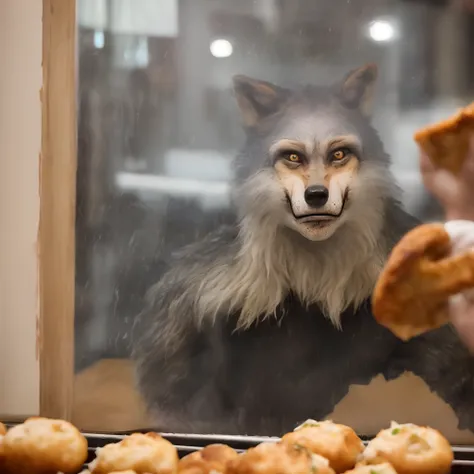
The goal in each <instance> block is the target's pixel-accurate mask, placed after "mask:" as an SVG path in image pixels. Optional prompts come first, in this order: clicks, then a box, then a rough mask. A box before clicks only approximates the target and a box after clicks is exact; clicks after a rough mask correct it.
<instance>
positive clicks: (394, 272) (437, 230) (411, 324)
mask: <svg viewBox="0 0 474 474" xmlns="http://www.w3.org/2000/svg"><path fill="white" fill-rule="evenodd" d="M450 229H451V228H450V227H449V226H447V225H442V224H424V225H420V226H418V227H416V228H415V229H413V230H412V231H410V232H408V233H407V234H406V235H405V236H404V237H403V238H402V239H401V240H400V242H399V243H398V244H397V245H396V246H395V248H394V249H393V250H392V253H391V254H390V256H389V258H388V260H387V263H386V265H385V267H384V269H383V270H382V272H381V274H380V276H379V279H378V281H377V283H376V285H375V289H374V293H373V296H372V309H373V314H374V317H375V319H376V320H377V321H378V322H379V323H380V324H382V325H383V326H385V327H387V328H388V329H390V330H391V331H392V332H393V333H394V334H395V335H396V336H398V337H399V338H400V339H403V340H408V339H410V338H412V337H415V336H418V335H420V334H422V333H424V332H426V331H429V330H432V329H436V328H438V327H440V326H442V325H444V324H446V323H448V322H449V305H448V302H449V297H451V296H453V295H455V294H458V293H460V292H463V291H465V290H467V289H469V288H472V287H474V252H473V251H469V250H465V251H463V252H453V250H454V248H453V242H454V241H453V240H452V239H451V235H450V232H451V230H450Z"/></svg>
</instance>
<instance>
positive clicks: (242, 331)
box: [133, 65, 474, 435]
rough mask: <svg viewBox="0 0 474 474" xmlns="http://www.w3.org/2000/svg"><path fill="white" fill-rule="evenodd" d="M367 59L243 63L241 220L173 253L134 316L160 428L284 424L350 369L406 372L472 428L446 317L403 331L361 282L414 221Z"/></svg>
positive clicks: (340, 384) (341, 389) (360, 377)
mask: <svg viewBox="0 0 474 474" xmlns="http://www.w3.org/2000/svg"><path fill="white" fill-rule="evenodd" d="M376 77H377V68H376V67H375V65H366V66H363V67H361V68H359V69H356V70H354V71H352V72H350V73H349V74H348V75H347V76H346V77H345V78H344V79H343V80H342V81H338V82H337V83H335V84H334V85H332V86H330V87H319V86H318V87H316V86H305V87H300V88H295V89H289V88H284V87H279V86H276V85H274V84H271V83H269V82H266V81H261V80H255V79H251V78H248V77H244V76H241V75H239V76H236V77H235V78H234V90H235V95H236V98H237V102H238V105H239V108H240V111H241V115H242V119H243V125H244V128H245V131H246V137H247V139H246V144H245V146H244V148H243V150H242V152H241V153H240V154H239V155H238V156H237V157H236V160H235V183H234V186H233V189H234V191H235V192H234V202H235V206H236V212H237V215H238V221H237V223H236V225H229V226H223V227H221V228H219V229H218V230H216V231H215V232H213V233H211V234H209V235H208V236H207V237H206V238H204V239H203V240H201V241H199V242H197V243H193V244H191V245H188V246H186V247H185V248H184V249H182V250H181V251H179V252H177V253H176V254H175V255H173V256H172V257H171V258H170V260H169V262H167V263H168V270H167V271H166V273H165V274H164V276H163V277H162V278H161V280H160V281H159V282H158V283H157V284H156V285H155V286H154V287H153V288H151V290H150V291H149V294H148V299H147V304H146V308H145V309H144V310H143V312H142V314H141V315H140V316H139V318H138V324H137V327H136V339H135V342H134V354H133V355H134V359H135V362H136V372H137V381H138V387H139V390H140V392H141V393H142V395H143V396H144V399H145V401H146V403H147V405H148V408H149V409H150V412H151V414H152V415H153V416H154V421H155V422H156V424H157V428H158V429H165V430H173V431H177V432H190V433H191V432H199V433H211V432H214V433H227V434H260V435H279V434H282V433H284V432H286V431H288V430H291V429H293V428H294V426H295V424H296V423H298V422H300V421H302V420H305V419H307V418H309V417H311V418H316V419H321V418H324V417H325V416H327V415H328V414H329V413H331V411H332V410H333V408H334V406H335V405H336V404H337V403H338V402H339V401H340V400H341V399H342V398H343V397H344V396H345V395H346V394H347V392H348V388H349V386H350V385H351V384H368V383H369V382H370V381H371V380H372V378H373V377H375V376H376V375H378V374H382V375H384V376H385V378H386V379H389V380H390V379H394V378H397V377H399V376H400V375H401V374H402V373H404V372H406V371H410V372H413V373H414V374H415V375H418V376H419V377H421V378H422V379H423V380H424V381H425V382H426V383H427V384H428V386H429V387H430V388H431V389H432V390H434V391H435V392H437V393H438V394H439V395H440V396H441V397H442V398H443V399H444V400H445V401H446V402H447V403H449V404H450V405H451V406H452V407H453V409H454V411H455V412H456V414H457V416H458V418H459V420H460V427H471V428H472V427H474V402H473V400H474V359H472V358H471V357H470V356H469V354H468V353H467V351H466V350H465V349H464V348H463V347H462V345H461V343H460V342H459V340H458V337H457V335H456V334H455V332H454V331H453V329H452V328H451V327H450V326H446V327H444V328H442V329H439V330H437V331H433V332H431V333H429V334H427V335H424V336H421V337H418V338H416V339H414V340H412V341H411V342H408V343H403V342H401V341H400V340H398V339H397V338H396V337H395V336H393V335H392V334H391V333H390V332H389V331H388V330H386V329H385V328H383V327H381V326H379V325H378V324H377V323H376V322H375V320H374V318H373V316H372V314H371V308H370V296H371V293H372V290H373V287H374V284H375V282H376V280H377V277H378V275H379V272H380V270H381V268H382V266H383V265H384V262H385V260H386V258H387V255H388V253H389V252H390V250H391V249H392V248H393V246H394V244H395V243H396V242H397V241H398V240H399V238H400V237H401V236H402V235H403V234H405V233H406V232H407V231H408V230H409V229H411V228H413V227H414V226H416V225H417V224H418V222H417V220H416V219H415V218H413V217H411V216H410V215H408V214H407V213H406V212H405V211H404V210H403V209H402V206H401V204H400V192H399V190H398V188H397V186H396V185H395V184H394V178H393V176H392V174H391V171H390V159H389V156H388V155H387V153H386V152H385V151H384V147H383V144H382V142H381V140H380V138H379V136H378V135H377V132H376V131H375V129H374V128H373V127H372V125H371V112H370V111H371V103H372V97H373V88H374V85H375V82H376Z"/></svg>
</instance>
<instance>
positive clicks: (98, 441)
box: [84, 430, 474, 474]
mask: <svg viewBox="0 0 474 474" xmlns="http://www.w3.org/2000/svg"><path fill="white" fill-rule="evenodd" d="M140 431H142V432H146V431H147V430H140ZM148 431H152V430H148ZM84 435H85V436H86V438H87V441H88V443H89V459H88V462H90V461H92V460H93V459H94V455H95V449H96V448H99V447H102V446H104V445H106V444H108V443H116V442H118V441H120V440H121V439H123V438H124V437H125V436H126V434H120V435H119V434H115V435H114V434H99V433H84ZM161 435H162V436H163V437H164V438H166V439H167V440H168V441H170V442H172V443H173V444H174V445H175V446H176V449H177V450H178V454H179V457H180V458H181V457H183V456H186V454H189V453H192V452H194V451H198V450H199V449H202V448H203V447H205V446H207V445H208V444H213V443H222V444H227V445H228V446H230V447H232V448H234V449H235V450H236V451H238V452H242V451H244V450H245V449H248V448H252V447H254V446H256V445H257V444H259V443H264V442H277V441H278V440H279V439H280V438H278V437H260V436H230V435H199V434H180V433H161ZM364 444H367V440H366V441H364ZM453 451H454V462H453V469H452V471H451V472H452V474H467V473H469V474H474V446H453Z"/></svg>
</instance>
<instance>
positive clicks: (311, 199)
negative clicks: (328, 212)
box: [304, 185, 329, 207]
mask: <svg viewBox="0 0 474 474" xmlns="http://www.w3.org/2000/svg"><path fill="white" fill-rule="evenodd" d="M328 198H329V191H328V188H326V186H320V185H316V186H310V187H309V188H306V191H305V192H304V200H305V201H306V202H307V203H308V205H309V206H311V207H322V206H324V204H326V203H327V202H328Z"/></svg>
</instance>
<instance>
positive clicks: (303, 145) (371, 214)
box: [234, 65, 393, 241]
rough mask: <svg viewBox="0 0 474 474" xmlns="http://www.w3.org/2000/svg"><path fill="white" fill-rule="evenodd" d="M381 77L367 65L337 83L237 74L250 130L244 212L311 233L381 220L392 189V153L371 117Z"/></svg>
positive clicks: (326, 234)
mask: <svg viewBox="0 0 474 474" xmlns="http://www.w3.org/2000/svg"><path fill="white" fill-rule="evenodd" d="M376 77H377V69H376V67H375V66H374V65H367V66H364V67H362V68H359V69H357V70H355V71H353V72H351V73H350V74H349V75H348V76H347V77H346V78H345V79H344V80H343V81H341V82H339V83H336V84H335V85H333V86H332V87H327V88H322V87H312V86H308V87H304V88H301V89H297V90H289V89H285V88H282V87H278V86H275V85H273V84H270V83H268V82H264V81H259V80H254V79H250V78H247V77H244V76H236V77H235V78H234V88H235V92H236V97H237V102H238V104H239V107H240V110H241V113H242V118H243V123H244V126H245V129H246V133H247V146H246V148H245V149H244V152H243V153H242V154H241V155H240V157H239V159H238V160H237V166H238V168H237V176H238V181H239V184H240V190H239V192H238V193H236V195H237V196H238V201H239V202H238V204H239V207H240V211H241V214H242V215H244V216H249V215H250V216H254V217H255V218H256V219H258V220H262V219H265V221H266V224H268V222H269V221H271V222H273V223H274V225H275V226H285V227H287V228H290V229H293V230H295V231H296V232H298V233H299V234H301V235H302V236H303V237H305V238H306V239H308V240H311V241H324V240H327V239H329V238H330V237H331V236H332V235H333V234H335V233H336V232H337V230H338V229H340V228H341V227H342V226H343V224H344V223H347V222H352V223H359V224H360V225H369V226H370V227H371V228H373V227H374V224H375V222H374V219H376V218H377V214H380V213H381V212H382V210H381V207H380V204H381V201H382V200H383V197H384V196H386V195H393V192H392V191H393V189H392V188H393V184H391V183H393V179H392V178H391V176H390V173H389V171H388V164H389V163H388V157H387V156H386V154H385V153H384V151H383V146H382V144H381V142H380V140H379V138H378V136H377V133H376V132H375V130H374V129H373V128H372V127H371V126H370V123H369V119H370V110H371V102H372V91H373V86H374V84H375V81H376ZM379 208H380V210H377V209H379Z"/></svg>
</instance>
